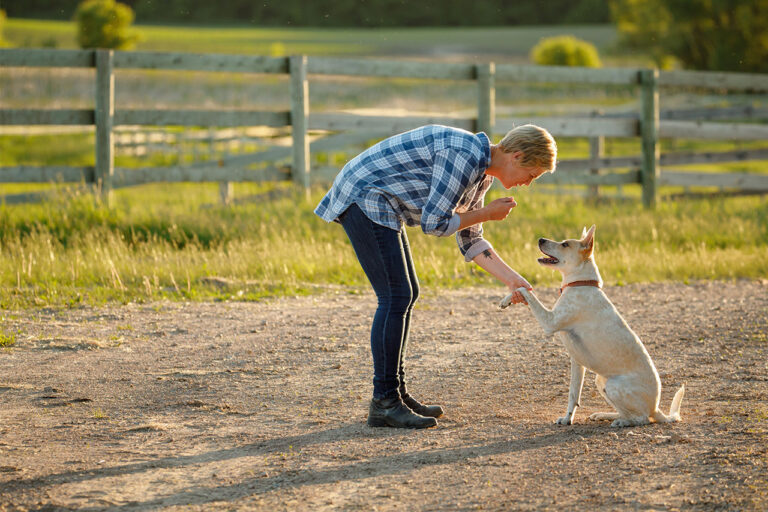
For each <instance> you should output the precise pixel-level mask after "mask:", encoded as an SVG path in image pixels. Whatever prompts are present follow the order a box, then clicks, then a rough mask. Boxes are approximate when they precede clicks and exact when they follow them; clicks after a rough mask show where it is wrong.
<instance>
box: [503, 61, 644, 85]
mask: <svg viewBox="0 0 768 512" xmlns="http://www.w3.org/2000/svg"><path fill="white" fill-rule="evenodd" d="M639 71H640V70H639V69H630V68H627V69H624V68H615V69H611V68H603V69H595V68H576V67H569V66H525V65H517V64H499V65H497V66H496V80H498V81H500V82H501V81H512V82H536V83H545V82H553V83H571V84H606V85H637V84H638V83H639V75H638V73H639Z"/></svg>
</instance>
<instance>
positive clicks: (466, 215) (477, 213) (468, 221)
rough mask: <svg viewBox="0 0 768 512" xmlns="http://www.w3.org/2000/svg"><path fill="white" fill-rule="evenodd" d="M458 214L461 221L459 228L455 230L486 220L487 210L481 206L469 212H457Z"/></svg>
mask: <svg viewBox="0 0 768 512" xmlns="http://www.w3.org/2000/svg"><path fill="white" fill-rule="evenodd" d="M458 215H459V218H460V219H461V223H460V224H459V229H458V230H457V231H461V230H462V229H467V228H469V227H472V226H474V225H475V224H482V223H483V222H485V221H487V220H488V212H487V211H486V210H485V209H483V208H480V209H477V210H472V211H471V212H463V213H459V214H458Z"/></svg>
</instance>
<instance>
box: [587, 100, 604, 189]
mask: <svg viewBox="0 0 768 512" xmlns="http://www.w3.org/2000/svg"><path fill="white" fill-rule="evenodd" d="M602 115H603V111H602V110H595V111H594V112H592V117H600V116H602ZM604 155H605V137H604V136H602V135H598V136H597V137H590V138H589V173H590V174H600V164H599V160H600V159H601V158H603V156H604ZM599 196H600V187H599V186H598V185H589V186H588V187H587V197H590V198H592V199H597V198H598V197H599Z"/></svg>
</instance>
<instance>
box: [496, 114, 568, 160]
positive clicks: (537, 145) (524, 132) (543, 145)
mask: <svg viewBox="0 0 768 512" xmlns="http://www.w3.org/2000/svg"><path fill="white" fill-rule="evenodd" d="M499 147H500V148H501V150H502V151H504V152H505V153H514V152H515V151H522V153H523V155H522V159H521V160H520V163H521V164H522V165H523V166H525V167H540V168H541V169H543V170H544V172H554V171H555V165H556V163H557V143H556V142H555V139H554V137H552V135H551V134H550V133H549V132H548V131H547V130H545V129H544V128H542V127H540V126H536V125H533V124H524V125H522V126H518V127H517V128H513V129H512V130H510V131H509V132H507V134H506V135H505V136H504V138H503V139H501V142H499Z"/></svg>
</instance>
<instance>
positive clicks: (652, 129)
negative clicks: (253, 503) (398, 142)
mask: <svg viewBox="0 0 768 512" xmlns="http://www.w3.org/2000/svg"><path fill="white" fill-rule="evenodd" d="M0 67H41V68H61V67H68V68H95V69H96V98H95V108H94V109H9V108H2V105H0V125H21V126H32V125H85V126H94V127H95V140H96V149H95V152H96V154H95V166H93V167H90V166H86V167H51V166H49V167H33V166H7V167H0V182H6V183H8V182H51V181H58V182H83V181H84V182H86V183H91V184H94V185H95V186H96V187H97V188H98V190H99V191H100V193H101V194H102V196H103V197H104V198H105V199H106V200H107V201H108V200H109V197H110V194H111V191H112V189H113V188H115V187H123V186H131V185H137V184H142V183H150V182H161V181H162V182H180V181H192V182H220V183H221V190H222V197H223V198H224V199H225V200H226V199H227V197H228V194H229V193H230V191H231V186H230V184H231V183H232V182H237V181H265V180H293V181H294V182H295V183H297V184H298V185H300V186H302V187H305V188H307V187H309V185H310V183H311V182H312V181H313V180H328V179H332V177H333V176H334V175H335V174H336V173H337V172H338V170H339V169H338V167H331V166H315V167H314V168H310V167H311V164H310V151H311V150H312V151H327V150H329V149H337V148H340V147H346V146H349V145H350V144H359V143H361V142H364V141H367V140H371V139H373V138H378V137H384V136H387V135H390V134H393V133H397V132H400V131H404V130H408V129H411V128H414V127H417V126H420V125H423V124H430V123H437V124H445V125H450V126H455V127H458V128H464V129H467V130H472V131H484V132H486V133H488V134H489V135H492V136H493V135H495V134H503V133H506V131H508V130H509V129H511V128H513V127H514V126H516V125H519V124H524V123H533V124H537V125H539V126H542V127H544V128H546V129H548V130H549V131H550V132H551V133H552V134H553V135H554V136H555V137H558V136H563V137H588V138H590V140H591V141H592V143H591V148H592V150H591V157H590V158H588V159H579V160H563V161H560V162H559V164H558V172H556V173H554V174H551V175H549V174H548V175H546V176H543V177H542V178H541V179H540V180H539V181H540V182H542V183H560V184H579V185H588V186H590V187H593V189H594V187H597V186H600V185H618V186H621V185H625V184H640V185H642V190H643V195H642V197H643V202H644V204H645V205H646V206H648V207H653V206H654V205H655V203H656V201H657V198H658V188H659V186H660V185H682V186H698V185H704V186H720V187H733V188H739V189H744V190H760V191H768V176H766V175H757V174H712V173H693V172H678V173H673V172H664V173H662V172H661V167H662V166H666V165H680V164H689V163H699V162H702V163H714V162H729V161H740V160H749V159H756V160H766V159H768V148H765V149H756V150H748V151H747V150H744V151H728V152H720V153H700V154H692V153H685V154H681V153H672V154H665V155H661V154H660V151H659V139H660V138H677V137H679V138H685V139H697V138H699V139H717V140H752V141H754V140H758V141H766V140H768V125H766V124H758V123H744V122H729V123H718V122H712V121H711V119H710V118H709V117H708V116H706V115H702V116H701V117H700V118H696V119H690V116H687V117H686V116H685V115H679V116H670V115H665V116H663V117H662V116H661V115H660V111H659V89H660V88H663V87H666V86H671V87H695V88H703V89H712V90H716V91H737V92H744V93H750V94H759V95H765V93H766V92H768V75H757V74H743V73H710V72H683V71H675V72H663V71H662V72H659V71H658V70H652V69H627V68H616V69H585V68H565V67H540V66H520V65H508V64H504V65H495V64H493V63H483V64H467V63H445V62H407V61H402V62H401V61H390V60H371V59H337V58H319V57H311V58H308V57H306V56H293V57H286V58H283V57H279V58H278V57H262V56H242V55H217V54H211V55H199V54H183V53H154V52H119V51H112V50H30V49H6V50H0ZM115 69H148V70H185V71H210V72H237V73H257V74H281V75H289V77H290V88H289V94H290V105H291V107H290V110H289V111H264V110H228V111H221V110H194V109H184V110H176V109H174V110H171V109H149V110H147V109H121V108H119V106H116V105H115V100H114V94H115V73H114V71H115ZM312 75H338V76H358V77H386V78H393V77H402V78H417V79H425V80H430V79H434V80H462V81H474V82H475V83H476V87H477V113H476V116H474V117H471V118H466V117H446V116H441V115H434V116H432V115H428V116H405V117H404V116H367V115H357V114H349V113H317V114H311V113H310V111H309V79H308V77H309V76H312ZM498 82H535V83H558V84H563V83H565V84H591V85H595V86H602V85H620V86H632V87H635V88H636V89H637V90H638V92H639V100H640V101H639V105H640V107H639V111H638V112H637V114H636V115H634V114H633V115H631V116H623V117H616V116H605V115H595V116H592V117H583V116H582V117H525V118H520V119H516V118H508V117H506V118H502V117H497V115H496V100H495V90H496V84H497V83H498ZM740 114H743V110H740V111H736V112H731V113H730V116H739V115H740ZM714 117H717V116H714ZM726 117H727V116H726ZM124 125H139V126H195V127H200V126H216V127H255V126H262V127H273V128H283V129H285V128H290V133H291V137H292V142H291V145H290V147H274V148H270V149H267V150H265V151H261V152H258V153H250V154H240V155H230V156H228V157H226V158H223V159H220V160H218V161H215V162H212V161H208V162H196V163H193V164H191V165H181V164H179V165H175V166H170V167H162V168H160V167H150V168H140V169H133V168H115V166H114V161H115V158H114V156H115V155H114V152H115V149H114V148H115V133H116V128H118V127H121V126H124ZM317 130H322V131H324V132H325V133H327V132H341V133H335V134H331V135H329V136H326V137H321V138H318V139H316V140H313V141H312V142H311V143H310V136H309V135H310V131H313V132H314V131H317ZM605 137H635V138H639V139H640V142H641V144H640V148H641V151H640V154H639V155H638V156H634V157H604V156H603V155H602V144H603V140H604V138H605ZM288 158H289V159H290V165H287V166H282V167H281V166H278V165H272V163H273V162H276V161H280V160H285V159H288ZM256 163H261V164H265V165H266V167H265V168H262V169H259V170H252V169H248V168H247V167H248V166H250V165H253V164H256ZM618 169H629V171H624V172H616V170H618ZM605 171H608V172H605Z"/></svg>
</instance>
